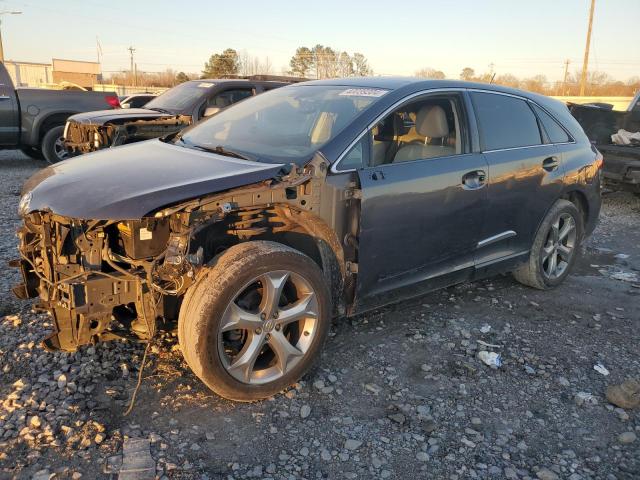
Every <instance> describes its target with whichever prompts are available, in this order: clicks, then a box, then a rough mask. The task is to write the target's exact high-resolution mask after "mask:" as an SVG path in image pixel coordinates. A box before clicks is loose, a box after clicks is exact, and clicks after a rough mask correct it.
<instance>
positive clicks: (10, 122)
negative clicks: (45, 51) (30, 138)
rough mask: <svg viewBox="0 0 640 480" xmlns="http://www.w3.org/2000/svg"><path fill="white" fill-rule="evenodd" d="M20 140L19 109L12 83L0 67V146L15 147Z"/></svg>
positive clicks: (7, 73)
mask: <svg viewBox="0 0 640 480" xmlns="http://www.w3.org/2000/svg"><path fill="white" fill-rule="evenodd" d="M19 140H20V109H19V106H18V98H17V95H16V91H15V90H14V88H13V82H12V81H11V77H10V76H9V72H7V70H6V68H5V67H4V65H0V145H17V144H18V142H19Z"/></svg>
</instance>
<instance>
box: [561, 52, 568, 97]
mask: <svg viewBox="0 0 640 480" xmlns="http://www.w3.org/2000/svg"><path fill="white" fill-rule="evenodd" d="M569 63H570V62H569V59H568V58H567V59H566V60H565V61H564V78H563V79H562V92H560V94H561V95H566V94H567V79H568V78H569Z"/></svg>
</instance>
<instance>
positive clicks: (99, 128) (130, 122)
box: [64, 78, 288, 155]
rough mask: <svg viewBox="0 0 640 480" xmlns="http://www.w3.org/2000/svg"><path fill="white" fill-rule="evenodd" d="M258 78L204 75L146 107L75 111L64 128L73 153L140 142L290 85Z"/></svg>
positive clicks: (168, 92)
mask: <svg viewBox="0 0 640 480" xmlns="http://www.w3.org/2000/svg"><path fill="white" fill-rule="evenodd" d="M287 84H288V83H286V82H281V81H280V82H278V81H262V80H254V79H250V78H248V79H233V80H230V79H219V80H217V79H204V80H191V81H188V82H184V83H181V84H180V85H177V86H175V87H173V88H171V89H169V90H167V91H166V92H164V93H163V94H162V95H159V96H157V97H155V98H153V99H151V100H150V101H149V102H148V103H146V105H145V106H144V108H126V109H122V110H118V111H113V110H99V111H95V112H88V113H83V114H80V115H73V116H72V117H70V118H69V119H68V121H67V125H66V127H65V130H64V146H65V148H66V149H67V151H68V152H69V154H71V155H78V154H82V153H89V152H93V151H96V150H100V149H102V148H107V147H115V146H118V145H123V144H126V143H133V142H139V141H141V140H149V139H151V138H158V137H161V136H164V135H168V134H171V133H175V132H179V131H180V130H182V129H183V128H185V127H187V126H189V125H191V124H193V123H195V122H197V121H198V120H201V119H203V118H206V117H210V116H212V115H215V114H216V113H218V112H219V111H220V110H222V109H223V108H226V107H228V106H229V105H232V104H234V103H236V102H239V101H240V100H244V99H245V98H249V97H252V96H254V95H258V94H260V93H262V92H266V91H268V90H272V89H274V88H278V87H282V86H284V85H287Z"/></svg>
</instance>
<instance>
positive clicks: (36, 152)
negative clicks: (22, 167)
mask: <svg viewBox="0 0 640 480" xmlns="http://www.w3.org/2000/svg"><path fill="white" fill-rule="evenodd" d="M20 151H21V152H22V153H24V154H25V155H26V156H27V157H29V158H32V159H34V160H44V155H42V151H41V150H40V149H38V148H34V147H22V148H21V149H20Z"/></svg>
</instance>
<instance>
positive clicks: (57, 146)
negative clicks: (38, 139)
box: [41, 125, 69, 163]
mask: <svg viewBox="0 0 640 480" xmlns="http://www.w3.org/2000/svg"><path fill="white" fill-rule="evenodd" d="M63 133H64V125H60V126H58V127H53V128H51V129H49V130H48V131H47V133H45V134H44V137H42V144H41V148H42V155H43V156H44V159H45V160H46V161H47V162H49V163H58V162H60V161H62V160H65V159H66V158H68V157H69V154H68V152H67V150H66V149H65V148H64V142H63V137H62V134H63Z"/></svg>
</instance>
